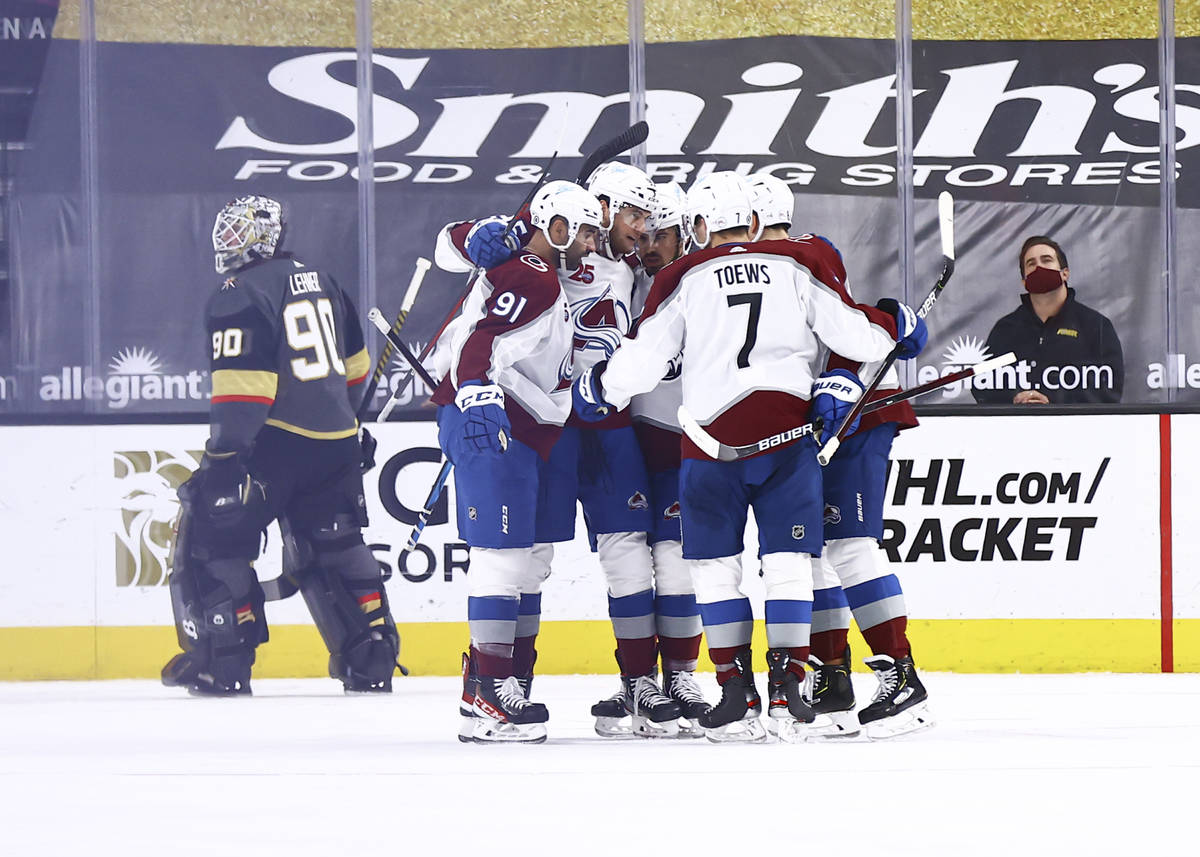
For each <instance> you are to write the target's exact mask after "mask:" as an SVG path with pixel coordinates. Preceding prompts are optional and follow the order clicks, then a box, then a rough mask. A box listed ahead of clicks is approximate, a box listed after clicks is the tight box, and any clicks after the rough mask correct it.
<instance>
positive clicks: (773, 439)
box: [676, 351, 1017, 461]
mask: <svg viewBox="0 0 1200 857" xmlns="http://www.w3.org/2000/svg"><path fill="white" fill-rule="evenodd" d="M1016 362H1017V356H1016V355H1015V354H1013V353H1012V352H1011V351H1010V352H1008V353H1007V354H1002V355H1001V356H999V357H993V358H991V359H990V360H984V361H983V362H982V363H976V364H975V365H974V366H968V367H966V368H965V369H960V370H958V371H957V372H951V373H950V374H949V375H946V376H944V377H942V378H936V379H934V380H933V381H929V382H928V383H925V384H922V385H920V386H919V387H913V388H912V389H911V390H901V391H900V392H898V393H893V394H892V395H890V396H884V397H883V398H882V399H876V400H875V401H873V402H870V403H869V404H867V405H865V406H864V407H863V409H862V413H864V414H870V413H873V412H875V411H881V410H883V409H884V408H886V407H890V406H891V405H895V404H898V403H900V402H905V401H908V400H909V399H915V398H917V397H918V396H924V395H926V394H927V393H932V392H934V391H935V390H940V389H942V388H943V387H948V386H949V385H951V384H954V383H957V382H958V381H963V380H965V379H967V378H974V377H976V376H978V375H986V374H988V373H989V372H994V371H995V370H997V369H1000V368H1002V367H1004V366H1008V365H1010V364H1012V363H1016ZM676 416H678V418H679V425H680V426H681V427H682V428H683V431H684V434H686V435H687V436H688V438H689V439H690V440H691V441H692V443H694V444H696V446H697V447H699V448H700V451H701V452H703V453H704V454H705V455H707V456H708V457H709V458H715V459H716V460H717V461H739V460H741V459H743V458H749V457H750V456H752V455H758V454H759V453H760V452H767V451H769V450H771V449H776V448H778V447H781V446H784V445H785V444H788V443H791V442H792V441H794V440H799V439H800V438H802V437H807V436H808V435H812V436H814V437H815V436H816V435H817V434H819V433H820V431H821V428H822V425H821V421H820V420H814V421H812V422H811V423H803V424H802V425H798V426H796V427H795V428H790V429H785V430H784V431H781V432H777V433H776V434H773V435H771V436H770V437H765V438H763V439H762V440H760V441H756V442H754V443H747V444H744V445H742V446H730V445H728V444H724V443H721V441H719V440H717V439H716V438H715V437H713V436H712V435H711V434H709V433H708V431H707V430H705V428H704V427H703V426H701V425H700V423H698V422H696V419H695V418H694V417H693V416H692V415H691V414H690V413H689V412H688V410H687V408H685V407H683V406H682V405H680V406H679V410H678V412H677V413H676Z"/></svg>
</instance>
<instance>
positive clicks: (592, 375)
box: [164, 162, 932, 743]
mask: <svg viewBox="0 0 1200 857" xmlns="http://www.w3.org/2000/svg"><path fill="white" fill-rule="evenodd" d="M794 201H795V198H794V196H793V194H792V193H791V191H790V189H789V188H788V187H787V185H785V184H784V183H783V182H782V181H780V180H778V179H776V178H774V177H771V176H767V175H761V174H760V175H755V176H751V177H749V178H744V177H741V176H739V175H737V174H735V173H731V172H716V173H711V174H709V175H708V176H706V177H704V178H702V179H700V180H698V181H697V182H696V183H695V184H694V185H693V186H692V187H691V188H690V189H688V190H687V192H686V193H685V192H684V191H683V190H682V189H681V188H679V187H678V186H677V185H674V184H667V185H656V184H655V183H654V182H652V181H651V180H650V179H649V177H648V176H647V175H646V174H645V173H644V172H642V171H641V170H639V169H637V168H635V167H632V166H628V165H625V164H623V163H619V162H610V163H607V164H604V165H602V166H601V167H600V168H599V169H597V170H596V171H595V172H594V173H593V174H592V176H591V177H590V178H589V179H588V181H587V182H586V185H585V186H581V185H580V184H576V183H573V182H566V181H551V182H549V183H547V184H545V185H544V186H542V187H541V188H540V189H538V191H537V192H536V193H535V194H534V195H533V197H532V200H531V201H530V203H529V205H528V208H527V210H525V211H523V212H522V213H521V214H520V215H519V216H518V218H517V221H516V222H514V223H509V222H508V221H507V218H500V217H488V218H485V219H481V220H478V221H466V222H462V223H456V224H452V225H450V226H448V227H446V229H444V230H443V232H442V234H441V235H439V237H438V246H437V261H438V263H439V265H440V266H441V267H442V268H445V269H448V270H460V271H468V270H472V269H478V270H479V271H480V273H479V274H478V276H477V277H476V278H475V280H474V282H473V285H472V286H471V289H470V292H469V294H468V296H467V298H466V300H465V301H464V303H463V305H462V310H461V312H460V313H459V314H458V316H457V317H456V318H455V319H454V320H453V321H452V322H451V323H450V325H449V326H448V327H447V328H446V330H445V331H444V333H443V334H442V336H441V338H440V340H439V343H438V347H437V348H436V349H435V350H434V351H433V354H432V355H431V357H430V361H429V364H428V365H429V366H430V368H431V369H432V370H433V375H434V376H435V377H440V378H441V379H442V380H441V382H440V384H439V385H438V386H437V389H436V390H435V392H434V395H433V402H434V403H435V404H436V405H437V406H438V411H437V424H438V438H439V443H440V446H441V448H442V450H443V452H444V454H445V456H446V458H447V459H448V460H449V462H451V463H452V464H453V466H454V479H455V488H456V492H455V493H456V503H457V521H458V527H459V532H460V536H461V537H462V539H463V540H464V541H465V542H466V543H467V544H468V545H469V546H470V548H471V559H470V573H469V576H468V584H469V594H468V599H467V619H468V625H469V629H470V647H469V650H468V652H467V653H465V654H464V656H463V692H462V703H461V707H460V711H461V714H462V717H461V728H460V730H459V738H460V740H463V741H466V742H479V743H493V742H524V743H536V742H540V741H544V740H545V739H546V737H547V726H546V724H547V722H548V721H549V712H548V711H547V709H546V707H545V705H543V704H541V703H538V702H535V701H534V699H533V691H532V685H533V677H534V666H535V663H536V660H537V648H536V641H537V636H538V632H539V626H540V616H541V590H542V586H543V584H544V582H545V581H546V579H547V578H548V576H549V575H550V572H551V567H552V563H553V557H554V544H555V543H557V542H564V541H570V540H571V539H573V538H574V536H575V519H576V507H577V504H579V505H582V509H583V518H584V520H585V522H586V526H587V534H588V536H589V539H590V541H591V544H592V546H593V549H594V550H595V552H596V553H597V556H598V559H599V564H600V567H601V569H602V570H603V573H604V576H605V582H606V585H607V590H608V612H609V616H610V618H611V621H612V627H613V634H614V637H615V648H616V662H617V666H618V668H619V672H620V687H619V688H618V690H617V692H616V693H615V694H614V695H613V696H612V697H610V698H607V699H603V700H600V701H598V702H597V703H596V704H595V705H593V706H592V709H591V713H592V715H593V716H594V717H595V719H596V724H595V728H596V732H597V733H598V734H600V735H601V736H604V737H610V738H626V737H637V738H676V737H696V736H701V735H703V736H705V737H707V738H708V739H710V740H712V741H716V742H724V741H758V740H763V739H765V738H766V736H767V733H768V731H770V732H771V733H774V734H775V735H776V736H778V738H779V739H780V740H784V741H789V742H796V741H805V740H816V739H836V738H844V737H852V736H855V735H858V734H860V732H863V731H865V732H866V734H867V735H868V736H869V737H872V738H881V737H890V736H892V735H898V734H903V733H906V732H911V731H914V730H917V729H920V728H924V727H926V726H928V725H931V724H932V720H931V718H930V716H929V713H928V711H927V709H926V704H925V702H926V692H925V689H924V687H923V686H922V684H921V682H920V679H919V678H918V676H917V673H916V670H915V668H914V665H913V658H912V652H911V647H910V645H909V642H908V638H907V634H906V625H907V613H906V609H905V605H904V597H903V593H902V590H901V587H900V583H899V581H898V579H897V578H896V576H895V575H894V574H892V573H891V571H890V570H889V568H888V565H887V562H886V559H885V556H884V554H883V552H882V551H881V549H880V548H879V545H878V541H879V539H881V538H882V535H883V531H882V530H883V495H884V484H885V480H886V468H887V461H888V456H889V453H890V449H891V445H892V442H893V439H894V438H895V435H896V433H897V432H898V431H899V430H902V429H904V428H908V427H911V426H915V425H916V420H915V417H914V415H913V412H912V409H911V407H910V406H909V405H908V404H907V402H901V403H898V404H894V405H888V406H887V407H881V408H878V409H875V410H873V411H871V412H870V413H868V414H866V415H865V416H863V417H861V419H853V420H852V421H851V425H850V426H848V427H847V429H848V430H844V431H843V433H842V434H843V438H844V439H843V440H842V442H841V446H840V448H838V451H837V453H836V455H834V457H833V458H832V460H831V461H830V462H829V464H828V466H826V467H824V468H822V467H821V466H820V465H819V464H818V461H817V448H818V441H821V442H824V441H825V440H826V439H828V438H829V437H830V436H831V435H832V434H833V433H834V432H835V430H836V428H837V427H838V426H839V425H840V424H841V423H842V421H843V420H844V419H845V418H846V417H847V415H848V414H850V415H851V416H853V415H854V414H852V409H853V407H854V404H855V402H857V401H858V399H859V398H860V397H862V396H863V393H864V387H865V385H864V383H863V379H866V380H870V379H872V378H874V377H875V375H876V374H877V372H878V371H879V370H880V368H881V367H886V366H890V361H891V360H892V359H895V358H896V357H899V359H910V358H912V357H914V356H916V355H917V354H918V353H919V352H920V350H921V348H922V347H923V346H924V344H925V341H926V338H927V333H926V330H925V326H924V322H923V321H922V320H921V318H920V316H919V315H917V314H916V313H914V312H913V311H912V310H911V309H910V308H909V307H907V306H905V305H904V304H902V303H899V302H897V301H895V300H891V299H885V300H883V301H880V302H879V303H878V304H877V305H876V306H867V305H864V304H859V303H856V302H854V300H853V298H852V297H851V296H850V293H849V289H848V284H847V276H846V270H845V267H844V265H843V261H842V257H841V254H840V253H839V252H838V250H837V249H836V248H835V247H834V246H833V245H832V244H831V243H830V242H828V241H827V240H826V239H824V238H821V237H820V236H815V235H808V234H804V235H798V236H795V237H790V236H789V231H790V229H791V226H792V220H793V208H794ZM281 218H282V215H281V212H280V210H279V206H278V204H277V203H274V202H273V201H271V200H267V199H265V198H262V197H251V198H243V199H241V200H236V201H235V202H234V203H231V204H230V205H229V206H227V207H226V209H225V210H223V211H222V214H221V215H220V216H218V220H217V225H216V227H215V228H214V233H213V242H214V248H215V249H216V250H217V253H218V257H217V268H218V271H219V272H222V273H230V274H231V276H229V278H228V279H227V280H226V281H225V283H224V284H223V286H222V288H221V290H219V291H218V292H217V293H216V294H215V295H214V297H213V299H212V300H211V301H210V303H209V307H208V311H207V320H208V331H209V334H210V336H211V338H212V351H213V354H212V358H213V362H212V366H213V410H212V418H211V420H212V435H211V437H210V440H209V443H208V446H207V448H206V455H205V459H204V461H203V462H202V464H201V468H200V469H199V470H198V471H197V473H196V475H195V476H193V478H192V479H191V480H189V482H188V483H187V484H186V485H185V486H184V488H183V489H181V492H180V494H181V500H182V501H183V502H182V504H181V505H182V513H181V520H180V525H179V538H178V539H177V540H176V544H175V550H174V554H175V560H174V567H173V572H172V576H171V592H172V602H173V605H174V608H175V614H176V623H177V628H178V629H179V630H178V638H179V642H180V645H181V647H182V648H183V650H184V651H183V654H181V655H178V656H176V658H175V659H173V660H172V662H171V663H170V664H168V666H167V668H166V669H164V681H166V682H167V683H169V684H178V685H183V686H186V687H188V688H189V690H191V691H192V692H193V693H201V694H216V695H225V694H234V693H248V692H249V678H250V667H251V665H252V664H253V662H254V650H255V647H256V646H257V645H258V644H259V643H261V642H263V641H265V640H266V638H267V633H266V624H265V619H264V617H263V615H262V613H263V604H264V600H265V596H264V594H263V591H262V587H261V585H260V584H259V583H258V581H257V579H256V578H255V575H254V572H253V567H252V565H251V563H252V562H253V560H254V559H255V558H256V557H257V556H258V551H259V543H258V533H259V532H260V531H261V530H262V529H263V528H264V527H265V526H266V524H267V523H269V522H270V521H271V520H276V519H277V520H279V522H280V526H281V530H282V532H283V533H284V541H285V573H286V575H287V577H288V579H289V580H292V581H294V583H295V585H296V587H297V588H298V589H299V591H300V592H301V593H302V594H303V596H304V598H305V601H306V603H307V604H308V606H309V609H310V610H311V612H312V614H313V617H314V620H315V621H316V623H317V627H318V629H319V630H320V632H321V635H322V638H323V639H324V641H325V643H326V645H327V647H328V648H329V651H330V673H331V675H332V676H334V677H335V678H339V679H341V680H342V682H343V683H344V685H345V687H346V690H347V691H348V692H380V691H388V690H390V688H391V674H392V666H393V665H394V663H395V659H396V656H397V653H398V649H399V638H398V636H397V634H396V630H395V626H394V624H393V622H392V619H391V615H390V612H389V610H388V605H387V599H386V595H385V594H384V586H383V582H382V580H381V579H380V576H379V569H378V566H377V565H376V564H375V563H374V561H373V560H372V559H371V556H370V552H369V550H368V549H367V548H366V547H365V545H364V543H363V540H362V535H361V527H362V526H365V524H366V515H365V511H364V505H365V504H363V502H362V473H363V472H364V471H365V469H366V468H368V467H369V466H370V465H371V464H373V460H372V456H371V454H370V453H371V451H372V449H371V447H372V444H371V442H370V439H369V437H366V438H364V439H363V441H362V442H361V445H360V443H359V441H358V439H357V438H356V437H355V434H356V432H357V429H358V426H357V422H356V420H355V410H354V407H353V405H352V403H351V401H352V398H353V393H352V391H353V389H354V388H355V387H356V386H357V385H359V384H361V383H362V382H363V381H364V380H365V379H366V377H367V374H368V370H369V365H368V359H367V356H366V352H365V349H364V347H363V336H362V331H361V329H360V328H359V326H358V322H357V314H356V312H355V310H354V307H353V304H352V302H351V301H350V299H349V298H348V297H347V296H346V295H345V293H344V292H342V291H341V290H340V289H339V288H338V287H337V285H336V283H334V282H333V281H332V278H330V277H329V276H328V275H327V274H325V273H323V272H320V271H318V270H316V269H312V268H309V267H308V266H305V265H304V264H303V263H301V262H299V261H298V260H295V259H293V258H291V257H286V256H283V255H281V254H276V252H275V251H276V247H275V244H276V242H277V241H278V235H279V231H280V229H281V228H282V222H281ZM897 388H898V384H897V382H896V376H895V372H894V369H891V370H888V372H887V374H886V375H885V376H884V378H883V382H882V383H881V384H879V385H878V386H877V387H876V388H875V389H874V390H873V391H872V392H871V394H870V396H869V398H870V399H871V400H875V399H879V398H884V397H886V396H888V395H889V394H891V393H894V392H896V390H897ZM681 407H682V409H683V410H684V411H685V412H686V413H687V414H689V415H690V416H691V417H693V418H694V419H695V421H696V422H697V423H698V424H699V425H700V426H702V427H703V429H704V431H706V432H708V433H711V435H712V436H714V437H716V438H718V439H719V440H720V442H721V443H722V444H729V445H732V446H739V445H745V444H753V443H755V442H757V441H759V440H760V439H761V438H767V437H770V436H772V435H777V434H779V433H781V432H786V431H788V430H789V429H792V428H793V427H795V426H797V425H800V424H803V423H805V422H806V421H808V420H814V421H815V424H816V425H818V426H820V427H821V428H820V429H819V431H820V436H819V437H813V436H811V435H809V436H801V435H797V436H796V437H794V438H793V439H791V440H790V442H784V443H780V444H777V445H774V446H771V447H770V448H769V449H765V450H764V451H762V452H761V453H758V454H754V455H749V456H747V457H744V458H739V459H738V460H736V461H726V460H716V459H715V458H714V457H711V456H709V455H708V454H706V453H705V452H704V451H703V450H702V449H701V448H700V447H699V446H697V444H696V443H695V442H694V441H693V440H692V438H690V437H689V436H688V435H687V434H686V433H685V432H684V431H683V429H682V428H681V422H680V416H679V414H680V410H681ZM856 412H857V411H856V409H855V413H856ZM297 459H300V460H305V461H306V462H311V463H312V464H311V466H310V467H308V468H306V470H305V472H304V473H296V472H294V469H293V470H289V469H288V468H287V467H285V466H284V462H289V461H290V462H294V461H296V460H297ZM293 468H294V465H293ZM751 509H752V510H753V511H754V517H755V522H756V525H757V532H758V556H759V559H760V563H761V572H760V573H761V575H762V578H763V582H764V585H765V590H766V602H765V609H764V618H765V631H766V642H767V651H766V665H767V674H766V687H767V706H766V707H767V715H768V716H767V718H766V723H765V725H764V723H763V719H762V717H761V715H762V709H763V705H762V701H761V698H760V696H759V693H758V688H757V684H756V680H755V675H754V669H753V656H752V653H751V635H752V629H753V625H754V618H753V612H752V610H751V604H750V601H749V599H748V598H747V597H746V595H745V593H744V591H743V587H742V575H743V569H742V562H741V555H742V553H743V551H744V549H745V545H744V534H745V530H746V524H747V516H748V512H749V510H751ZM852 616H853V618H854V619H855V621H856V622H857V624H858V627H859V629H860V631H861V632H862V634H863V637H864V639H865V641H866V643H867V645H868V646H869V647H870V648H871V651H872V656H871V657H869V658H867V659H866V663H867V665H868V666H869V667H870V668H871V669H872V670H873V671H874V673H875V675H876V677H877V679H878V681H879V687H878V690H877V691H876V693H875V696H874V698H873V699H872V701H871V702H870V703H869V704H868V705H866V706H864V707H863V708H862V709H861V710H858V711H857V712H856V710H855V709H856V701H855V698H854V691H853V687H852V683H851V680H850V651H849V647H848V645H847V632H848V629H849V626H850V619H851V617H852ZM702 638H705V639H706V640H707V647H708V655H709V657H710V659H711V661H712V663H713V664H714V665H715V667H716V675H717V682H718V684H719V686H720V698H719V699H718V700H717V701H716V702H715V703H712V704H710V703H709V702H708V701H707V700H706V699H705V695H704V692H703V690H702V688H701V685H700V683H699V682H698V680H697V678H696V675H695V670H696V667H697V660H698V658H699V654H700V646H701V642H702ZM660 664H661V673H660Z"/></svg>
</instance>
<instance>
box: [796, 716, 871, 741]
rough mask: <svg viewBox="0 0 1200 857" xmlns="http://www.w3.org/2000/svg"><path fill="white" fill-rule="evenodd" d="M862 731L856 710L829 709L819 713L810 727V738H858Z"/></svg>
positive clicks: (826, 739)
mask: <svg viewBox="0 0 1200 857" xmlns="http://www.w3.org/2000/svg"><path fill="white" fill-rule="evenodd" d="M861 732H862V724H860V723H859V722H858V717H857V716H856V715H855V713H854V711H853V710H851V711H829V712H826V713H824V714H818V715H817V719H816V720H814V721H813V722H812V723H811V724H810V725H809V727H808V735H809V738H811V739H813V740H816V741H841V740H845V739H847V738H857V737H858V736H859V734H860V733H861Z"/></svg>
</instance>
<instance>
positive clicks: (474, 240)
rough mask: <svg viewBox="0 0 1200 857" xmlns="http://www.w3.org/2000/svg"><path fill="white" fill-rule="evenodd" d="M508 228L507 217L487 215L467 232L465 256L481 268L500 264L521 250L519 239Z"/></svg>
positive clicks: (489, 267) (514, 232)
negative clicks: (506, 232)
mask: <svg viewBox="0 0 1200 857" xmlns="http://www.w3.org/2000/svg"><path fill="white" fill-rule="evenodd" d="M506 230H508V218H507V217H487V218H484V219H483V220H481V221H479V222H478V223H476V224H475V225H474V226H472V227H471V231H470V232H468V233H467V258H469V259H470V260H471V261H472V262H474V263H475V264H476V265H478V266H479V267H481V268H486V269H489V270H490V269H491V268H494V267H496V266H497V265H502V264H504V263H505V262H507V261H508V260H509V259H511V258H512V257H513V256H515V255H517V254H518V253H519V252H521V239H520V238H518V237H517V234H516V231H515V230H513V231H510V232H508V234H507V235H505V234H504V233H505V231H506Z"/></svg>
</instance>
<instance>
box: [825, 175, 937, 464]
mask: <svg viewBox="0 0 1200 857" xmlns="http://www.w3.org/2000/svg"><path fill="white" fill-rule="evenodd" d="M938 231H939V232H940V233H941V236H942V273H941V275H940V276H939V277H938V278H937V282H936V283H934V284H933V288H932V289H930V291H929V294H928V295H926V297H925V300H924V301H922V302H921V306H920V308H919V309H918V310H917V316H918V317H919V318H925V316H927V315H928V314H929V311H930V310H931V309H933V305H934V304H935V303H937V299H938V298H939V297H941V294H942V289H944V288H946V283H948V282H950V277H951V276H952V275H953V274H954V197H952V196H951V195H950V194H949V193H948V192H947V191H942V192H941V193H940V194H938ZM899 356H900V345H899V343H897V345H896V347H895V348H893V349H892V350H891V352H889V353H888V356H887V357H885V358H884V360H883V364H882V365H881V366H880V367H879V371H878V372H876V373H875V377H874V378H872V379H871V383H870V384H868V385H867V387H866V389H864V390H863V392H862V395H861V396H859V397H858V401H857V402H855V403H854V406H853V407H852V408H850V410H849V411H848V412H847V413H846V416H845V417H843V418H842V422H841V424H840V425H838V427H837V431H836V432H834V435H833V437H831V438H830V439H829V440H828V441H826V443H825V445H824V446H823V447H821V451H820V452H818V453H817V461H819V462H820V463H821V465H822V466H824V465H826V464H828V463H829V460H830V459H831V458H833V454H834V453H835V452H837V448H838V447H839V446H840V445H841V443H842V438H844V437H845V436H846V433H847V432H848V431H849V428H850V426H852V425H853V424H854V421H855V420H856V419H858V416H859V414H861V413H862V410H863V408H864V407H865V406H866V403H867V399H868V398H869V397H870V395H871V394H872V393H873V392H875V390H876V388H877V387H878V386H879V382H880V381H882V380H883V376H884V375H886V374H887V372H888V370H889V369H891V368H892V364H893V363H895V362H896V360H897V358H899Z"/></svg>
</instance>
